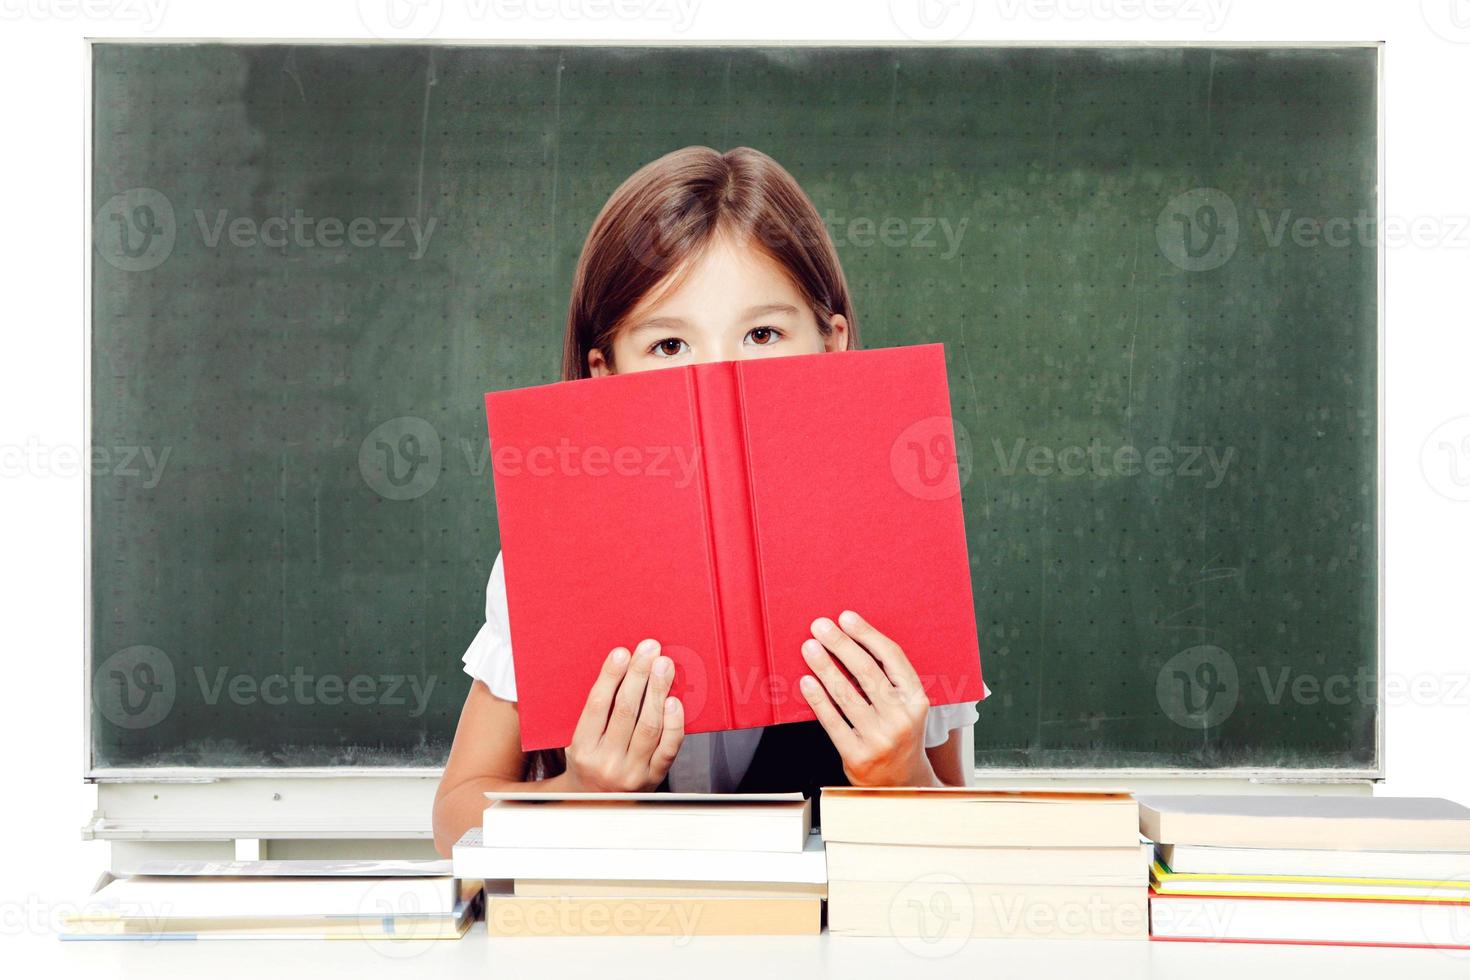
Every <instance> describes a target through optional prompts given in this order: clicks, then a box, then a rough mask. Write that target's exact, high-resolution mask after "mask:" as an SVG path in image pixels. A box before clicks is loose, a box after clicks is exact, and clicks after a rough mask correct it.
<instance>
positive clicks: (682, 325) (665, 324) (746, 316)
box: [628, 303, 800, 333]
mask: <svg viewBox="0 0 1470 980" xmlns="http://www.w3.org/2000/svg"><path fill="white" fill-rule="evenodd" d="M799 312H800V311H799V310H798V309H797V308H796V307H794V306H792V305H791V304H790V303H762V304H761V305H760V306H752V307H751V308H750V309H748V310H746V311H745V312H744V313H742V314H740V319H742V320H754V319H755V318H756V317H761V316H765V315H767V314H768V313H789V314H792V315H795V314H796V313H799ZM688 327H689V321H688V320H685V319H684V318H683V317H677V316H656V317H654V318H653V319H651V320H644V321H642V322H641V323H636V324H634V325H633V326H631V327H629V328H628V332H629V333H637V332H638V331H640V330H684V329H687V328H688Z"/></svg>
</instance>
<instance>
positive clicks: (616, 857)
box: [454, 793, 827, 938]
mask: <svg viewBox="0 0 1470 980" xmlns="http://www.w3.org/2000/svg"><path fill="white" fill-rule="evenodd" d="M485 795H486V796H487V797H488V798H489V799H490V801H491V804H490V806H489V807H488V808H487V809H486V810H485V818H484V826H483V828H475V829H472V830H471V831H469V833H467V834H466V835H465V836H464V837H463V838H462V839H461V840H460V842H459V843H458V844H456V845H455V847H454V870H455V873H456V874H459V875H461V876H465V875H470V876H473V877H475V878H481V879H486V895H485V924H486V928H487V930H488V932H489V933H490V935H492V936H619V935H622V936H672V937H678V938H684V937H689V936H732V935H815V934H817V933H819V932H820V931H821V928H822V898H823V896H824V895H825V894H826V881H827V868H826V862H825V858H824V855H823V851H822V841H821V838H820V837H819V836H818V835H816V834H813V833H812V832H811V804H810V802H809V801H807V800H806V799H805V798H803V797H802V795H801V794H800V793H777V794H678V793H587V794H560V795H552V794H546V793H487V794H485Z"/></svg>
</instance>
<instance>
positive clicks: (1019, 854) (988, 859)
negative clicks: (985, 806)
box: [826, 841, 1150, 886]
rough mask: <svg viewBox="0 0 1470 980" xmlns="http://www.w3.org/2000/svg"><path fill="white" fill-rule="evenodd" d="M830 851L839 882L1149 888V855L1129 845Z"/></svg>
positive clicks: (848, 847)
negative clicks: (933, 878)
mask: <svg viewBox="0 0 1470 980" xmlns="http://www.w3.org/2000/svg"><path fill="white" fill-rule="evenodd" d="M826 848H827V876H828V877H829V878H830V879H831V880H833V881H838V880H842V881H910V880H912V879H914V878H921V877H924V876H925V875H946V876H949V877H954V878H958V879H959V880H961V881H967V882H975V883H981V882H988V883H992V884H1008V885H1135V886H1144V885H1147V884H1148V877H1149V870H1148V869H1149V851H1150V848H1149V846H1148V845H1145V844H1133V845H1131V846H1127V847H933V846H925V845H920V844H848V843H843V842H841V841H832V842H830V843H828V844H827V845H826Z"/></svg>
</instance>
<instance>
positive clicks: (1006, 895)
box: [822, 788, 1148, 940]
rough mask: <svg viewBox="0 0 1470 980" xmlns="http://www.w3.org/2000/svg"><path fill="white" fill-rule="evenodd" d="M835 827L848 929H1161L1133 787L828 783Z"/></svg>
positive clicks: (828, 819)
mask: <svg viewBox="0 0 1470 980" xmlns="http://www.w3.org/2000/svg"><path fill="white" fill-rule="evenodd" d="M822 837H823V839H824V841H825V844H826V848H827V878H828V881H827V928H828V931H830V932H831V933H833V934H834V935H842V934H845V935H854V936H900V937H919V938H923V939H925V940H936V938H944V939H956V938H962V939H968V938H1037V939H1146V938H1147V937H1148V904H1147V903H1148V852H1147V849H1146V847H1145V846H1144V845H1143V844H1141V843H1140V841H1139V836H1138V806H1137V804H1136V803H1135V801H1134V800H1133V798H1132V797H1131V796H1129V795H1128V794H1126V793H1105V792H1095V793H1094V792H1027V791H988V790H973V789H966V788H935V789H853V788H834V789H824V790H823V791H822Z"/></svg>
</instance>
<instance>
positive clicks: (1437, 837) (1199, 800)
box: [822, 796, 1470, 851]
mask: <svg viewBox="0 0 1470 980" xmlns="http://www.w3.org/2000/svg"><path fill="white" fill-rule="evenodd" d="M1138 804H1139V820H1140V828H1141V829H1142V831H1143V833H1144V835H1145V836H1146V837H1148V838H1149V839H1150V840H1152V841H1154V842H1155V843H1157V844H1207V845H1212V846H1217V847H1283V848H1301V849H1304V850H1311V849H1317V850H1332V849H1336V850H1385V851H1392V850H1406V851H1408V850H1412V851H1467V850H1470V809H1466V808H1465V807H1463V806H1461V805H1460V804H1458V803H1452V802H1451V801H1449V800H1441V799H1436V798H1432V797H1384V796H1141V797H1139V800H1138ZM826 806H827V802H826V800H823V801H822V808H823V810H824V811H825V810H826Z"/></svg>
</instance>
